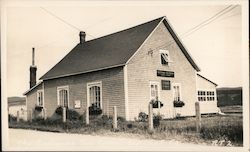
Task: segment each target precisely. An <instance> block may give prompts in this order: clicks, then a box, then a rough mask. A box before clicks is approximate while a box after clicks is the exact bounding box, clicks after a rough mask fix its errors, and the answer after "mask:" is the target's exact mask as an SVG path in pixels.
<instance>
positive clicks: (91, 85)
mask: <svg viewBox="0 0 250 152" xmlns="http://www.w3.org/2000/svg"><path fill="white" fill-rule="evenodd" d="M93 86H98V87H100V108H101V109H102V108H103V106H102V104H103V101H102V99H103V98H102V81H96V82H89V83H87V107H90V94H89V93H90V92H89V89H90V88H91V87H93Z"/></svg>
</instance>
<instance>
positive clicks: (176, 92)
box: [173, 84, 181, 101]
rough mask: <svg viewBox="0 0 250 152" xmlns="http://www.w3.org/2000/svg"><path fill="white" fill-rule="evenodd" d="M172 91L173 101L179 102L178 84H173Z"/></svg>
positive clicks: (179, 89)
mask: <svg viewBox="0 0 250 152" xmlns="http://www.w3.org/2000/svg"><path fill="white" fill-rule="evenodd" d="M173 90H174V101H180V100H181V88H180V84H173Z"/></svg>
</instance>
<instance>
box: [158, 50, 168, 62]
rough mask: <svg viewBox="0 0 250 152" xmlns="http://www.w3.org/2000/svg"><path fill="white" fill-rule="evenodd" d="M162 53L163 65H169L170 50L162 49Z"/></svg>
mask: <svg viewBox="0 0 250 152" xmlns="http://www.w3.org/2000/svg"><path fill="white" fill-rule="evenodd" d="M160 55H161V64H162V65H169V62H170V56H169V51H168V50H160Z"/></svg>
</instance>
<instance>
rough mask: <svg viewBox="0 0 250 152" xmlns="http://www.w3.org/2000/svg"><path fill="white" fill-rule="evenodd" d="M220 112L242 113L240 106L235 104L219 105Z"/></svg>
mask: <svg viewBox="0 0 250 152" xmlns="http://www.w3.org/2000/svg"><path fill="white" fill-rule="evenodd" d="M220 109H221V112H223V113H227V114H242V106H240V105H236V106H225V107H220Z"/></svg>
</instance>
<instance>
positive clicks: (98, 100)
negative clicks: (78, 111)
mask: <svg viewBox="0 0 250 152" xmlns="http://www.w3.org/2000/svg"><path fill="white" fill-rule="evenodd" d="M87 87H88V88H87V89H88V102H89V106H92V107H95V108H100V109H101V108H102V84H101V82H95V83H89V84H88V85H87Z"/></svg>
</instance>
